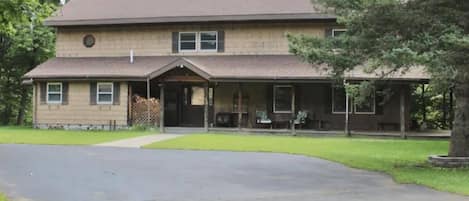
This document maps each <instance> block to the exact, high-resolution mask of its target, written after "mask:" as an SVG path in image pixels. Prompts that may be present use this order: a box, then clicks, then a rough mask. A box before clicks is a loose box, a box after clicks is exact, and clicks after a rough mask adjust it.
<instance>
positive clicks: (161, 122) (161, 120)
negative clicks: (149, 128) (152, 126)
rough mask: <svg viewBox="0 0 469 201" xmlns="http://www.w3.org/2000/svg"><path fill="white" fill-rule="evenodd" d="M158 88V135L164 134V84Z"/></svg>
mask: <svg viewBox="0 0 469 201" xmlns="http://www.w3.org/2000/svg"><path fill="white" fill-rule="evenodd" d="M158 86H159V87H160V133H164V132H165V128H164V108H165V104H164V84H159V85H158Z"/></svg>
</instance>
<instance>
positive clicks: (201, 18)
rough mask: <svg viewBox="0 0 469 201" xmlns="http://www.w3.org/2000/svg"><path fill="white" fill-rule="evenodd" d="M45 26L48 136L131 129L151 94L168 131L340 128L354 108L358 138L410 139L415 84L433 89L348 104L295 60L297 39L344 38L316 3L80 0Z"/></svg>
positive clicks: (396, 81)
mask: <svg viewBox="0 0 469 201" xmlns="http://www.w3.org/2000/svg"><path fill="white" fill-rule="evenodd" d="M45 23H46V24H47V25H48V26H51V27H55V28H56V30H57V44H56V54H57V55H56V58H53V59H50V60H49V61H47V62H45V63H43V64H41V65H39V66H38V67H36V68H35V69H34V70H32V71H31V72H29V73H27V74H26V75H25V76H24V77H25V79H26V80H28V81H29V82H30V83H32V84H33V87H34V97H33V103H34V115H33V118H34V126H35V127H38V128H49V127H63V128H83V129H87V128H98V129H99V128H108V127H109V126H116V127H119V128H120V127H122V128H125V127H129V126H131V125H132V122H133V121H132V118H133V115H132V108H133V107H132V105H133V104H134V97H135V96H142V97H149V98H156V99H158V100H160V107H161V108H162V109H161V111H160V113H161V114H160V115H161V123H160V124H161V128H162V129H164V127H165V126H174V127H201V128H205V129H207V130H209V129H212V128H220V127H234V128H265V129H271V128H274V129H275V128H279V129H285V128H295V126H292V124H293V125H296V128H298V129H300V128H301V129H309V130H314V129H329V130H339V129H344V126H345V123H344V122H345V119H346V111H347V110H346V108H348V111H349V113H348V116H349V118H348V119H349V125H350V128H351V129H355V130H381V129H384V130H402V131H404V130H405V129H408V128H409V124H410V118H409V117H410V112H409V108H410V85H411V84H413V83H419V82H426V81H427V80H428V77H426V75H425V74H424V73H423V72H414V71H409V72H406V73H405V74H396V75H390V76H388V77H386V78H385V79H384V80H383V81H381V82H382V83H383V85H386V86H387V87H389V88H391V89H392V90H391V91H392V92H391V93H392V95H391V98H388V99H387V100H386V101H383V98H382V97H380V96H378V95H371V96H370V97H368V98H369V101H367V102H366V103H362V104H360V105H358V104H355V103H354V102H353V100H350V101H346V95H345V91H344V88H343V87H340V86H337V84H336V83H335V82H333V80H332V79H331V78H330V75H329V73H328V70H327V67H326V66H315V65H311V64H308V63H305V62H302V61H301V60H300V59H299V58H298V57H296V56H294V55H292V54H290V53H289V45H288V44H289V43H288V40H287V38H286V34H287V33H292V34H307V35H315V36H319V37H335V36H337V35H339V34H340V33H343V32H344V31H345V30H344V29H343V27H339V26H337V24H336V17H335V16H334V15H330V14H324V13H321V12H320V11H318V10H317V8H316V7H315V6H314V5H313V4H311V2H310V0H288V1H287V0H197V1H190V0H171V1H166V0H133V1H129V0H71V1H70V2H68V3H67V4H66V5H64V6H63V7H62V8H61V9H60V10H59V11H58V12H57V13H56V14H55V16H52V17H50V18H49V19H47V21H46V22H45ZM346 78H347V80H348V81H349V82H357V81H361V80H370V79H378V78H379V75H377V74H376V73H365V72H364V71H361V70H356V71H353V72H349V73H347V75H346ZM378 90H379V89H378ZM347 102H348V103H349V104H347ZM149 111H150V108H149Z"/></svg>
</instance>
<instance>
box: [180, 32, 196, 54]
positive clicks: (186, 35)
mask: <svg viewBox="0 0 469 201" xmlns="http://www.w3.org/2000/svg"><path fill="white" fill-rule="evenodd" d="M196 50H197V33H195V32H182V33H179V51H181V52H184V51H186V52H187V51H189V52H190V51H196Z"/></svg>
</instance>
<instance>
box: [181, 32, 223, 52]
mask: <svg viewBox="0 0 469 201" xmlns="http://www.w3.org/2000/svg"><path fill="white" fill-rule="evenodd" d="M179 51H180V52H197V51H200V52H206V51H215V52H216V51H218V32H217V31H204V32H180V33H179Z"/></svg>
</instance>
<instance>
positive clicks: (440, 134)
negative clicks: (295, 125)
mask: <svg viewBox="0 0 469 201" xmlns="http://www.w3.org/2000/svg"><path fill="white" fill-rule="evenodd" d="M209 131H210V132H212V133H216V132H222V133H253V134H256V133H258V134H276V135H291V130H290V129H255V128H241V130H240V129H238V128H209ZM351 133H352V135H355V136H370V137H401V133H400V132H398V131H352V132H351ZM296 134H297V135H317V136H343V135H344V131H341V130H328V131H322V130H304V129H297V130H296ZM406 136H407V137H409V138H449V137H451V131H446V130H444V131H425V132H417V131H409V132H406Z"/></svg>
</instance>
